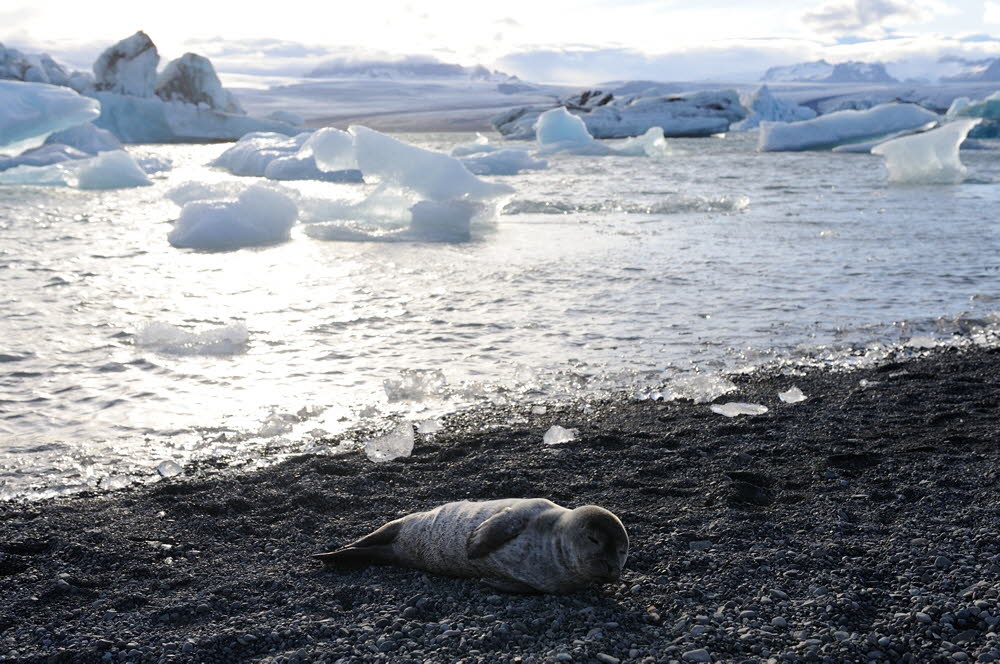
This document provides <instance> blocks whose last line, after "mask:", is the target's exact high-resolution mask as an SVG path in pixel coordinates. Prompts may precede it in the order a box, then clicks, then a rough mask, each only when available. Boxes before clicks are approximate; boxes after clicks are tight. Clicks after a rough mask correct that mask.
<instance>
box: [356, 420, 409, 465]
mask: <svg viewBox="0 0 1000 664" xmlns="http://www.w3.org/2000/svg"><path fill="white" fill-rule="evenodd" d="M415 439H416V437H415V436H414V434H413V425H412V424H410V423H409V422H401V423H400V424H398V425H397V426H396V427H395V428H394V429H393V430H392V431H390V432H389V433H387V434H385V435H384V436H379V437H378V438H373V439H372V440H368V441H365V444H364V447H365V454H366V455H368V458H369V459H371V460H372V461H374V462H375V463H385V462H387V461H392V460H393V459H399V458H401V457H408V456H410V455H411V454H412V453H413V443H414V441H415Z"/></svg>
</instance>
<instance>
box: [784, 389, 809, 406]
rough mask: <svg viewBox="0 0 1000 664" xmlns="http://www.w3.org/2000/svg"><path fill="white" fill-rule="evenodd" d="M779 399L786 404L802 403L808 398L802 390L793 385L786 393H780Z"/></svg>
mask: <svg viewBox="0 0 1000 664" xmlns="http://www.w3.org/2000/svg"><path fill="white" fill-rule="evenodd" d="M778 398H779V399H781V400H782V401H784V402H785V403H799V402H800V401H805V400H806V399H807V398H808V397H807V396H806V395H805V394H803V393H802V390H800V389H799V388H798V387H796V386H795V385H793V386H792V387H790V388H788V389H787V390H785V391H784V392H778Z"/></svg>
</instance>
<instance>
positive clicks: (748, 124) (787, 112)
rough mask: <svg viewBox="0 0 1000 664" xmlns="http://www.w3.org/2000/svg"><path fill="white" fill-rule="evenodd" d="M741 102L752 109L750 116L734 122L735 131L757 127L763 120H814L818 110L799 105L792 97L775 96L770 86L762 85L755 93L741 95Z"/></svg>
mask: <svg viewBox="0 0 1000 664" xmlns="http://www.w3.org/2000/svg"><path fill="white" fill-rule="evenodd" d="M740 101H741V103H742V104H743V105H744V106H745V107H746V108H748V109H749V110H750V116H749V117H748V118H746V119H745V120H740V121H739V122H737V123H735V124H733V125H732V126H731V127H730V129H732V130H733V131H747V130H748V129H756V128H757V127H759V126H760V123H761V122H762V121H768V122H801V121H803V120H812V119H813V118H815V117H816V111H814V110H812V109H811V108H809V107H808V106H799V105H798V104H796V103H795V102H794V101H791V100H790V99H782V98H780V97H775V96H774V95H773V94H772V93H771V90H770V88H768V87H767V86H766V85H762V86H760V87H759V88H757V89H756V90H755V91H754V92H753V94H751V95H748V96H746V97H741V99H740Z"/></svg>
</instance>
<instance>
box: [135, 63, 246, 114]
mask: <svg viewBox="0 0 1000 664" xmlns="http://www.w3.org/2000/svg"><path fill="white" fill-rule="evenodd" d="M154 48H155V47H154ZM154 92H155V93H156V96H157V97H159V98H160V99H162V100H163V101H182V102H185V103H188V104H194V105H195V106H201V105H205V106H207V107H208V108H211V109H215V110H217V111H222V112H224V113H235V114H238V115H244V114H245V113H246V111H244V110H243V108H242V107H241V106H240V104H239V102H238V101H236V97H234V96H233V95H232V93H231V92H229V91H228V90H226V89H224V88H223V87H222V81H220V80H219V76H218V75H217V74H216V73H215V67H213V66H212V63H211V62H210V61H209V59H208V58H205V57H202V56H200V55H197V54H195V53H185V54H184V55H182V56H181V57H179V58H177V59H176V60H173V61H171V62H170V63H168V64H167V66H166V67H164V68H163V71H162V72H161V73H160V75H159V76H158V77H157V79H156V88H155V90H154Z"/></svg>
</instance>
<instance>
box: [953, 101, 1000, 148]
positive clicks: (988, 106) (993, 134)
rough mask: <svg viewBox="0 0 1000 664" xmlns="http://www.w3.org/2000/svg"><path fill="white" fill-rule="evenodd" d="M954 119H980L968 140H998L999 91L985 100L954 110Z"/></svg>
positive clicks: (999, 124) (999, 119) (999, 118)
mask: <svg viewBox="0 0 1000 664" xmlns="http://www.w3.org/2000/svg"><path fill="white" fill-rule="evenodd" d="M953 106H954V105H953ZM950 112H951V109H949V113H950ZM955 117H967V118H980V119H982V122H980V123H979V125H977V126H976V127H974V128H973V129H972V131H971V132H969V138H1000V90H998V91H997V92H994V93H993V94H991V95H989V96H988V97H986V98H985V99H977V100H975V101H970V102H969V103H967V104H965V105H963V106H961V107H960V108H958V109H957V110H956V112H955Z"/></svg>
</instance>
